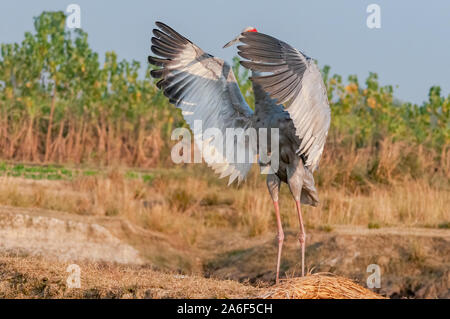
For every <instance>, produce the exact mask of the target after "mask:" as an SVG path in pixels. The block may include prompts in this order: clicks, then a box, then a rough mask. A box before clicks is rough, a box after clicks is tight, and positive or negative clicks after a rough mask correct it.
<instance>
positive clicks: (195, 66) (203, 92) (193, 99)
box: [149, 22, 256, 184]
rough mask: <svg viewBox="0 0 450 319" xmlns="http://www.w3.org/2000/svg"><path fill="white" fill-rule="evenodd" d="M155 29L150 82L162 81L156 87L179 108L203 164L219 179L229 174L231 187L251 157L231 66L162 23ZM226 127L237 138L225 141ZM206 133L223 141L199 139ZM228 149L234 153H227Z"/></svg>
mask: <svg viewBox="0 0 450 319" xmlns="http://www.w3.org/2000/svg"><path fill="white" fill-rule="evenodd" d="M156 25H157V26H158V27H159V30H158V29H154V30H153V34H154V37H153V38H152V47H151V49H152V52H153V53H154V54H156V55H158V56H159V57H151V56H150V57H149V62H150V63H151V64H154V65H156V66H160V67H162V68H161V69H158V70H152V71H151V75H152V76H153V77H154V78H161V80H160V81H159V82H158V83H157V86H158V88H160V89H161V90H163V92H164V95H166V96H167V97H168V98H169V100H170V102H171V103H173V104H174V105H175V106H176V107H178V108H180V109H181V110H182V114H183V117H184V119H185V120H186V122H187V123H188V124H189V126H190V128H191V129H192V131H193V133H194V141H195V143H196V144H197V146H198V147H199V148H200V149H202V150H203V157H204V159H205V162H206V163H207V164H208V166H210V167H212V168H213V169H214V171H215V172H216V173H219V174H221V178H222V177H226V176H230V179H229V183H230V184H231V183H232V182H233V181H234V180H235V179H236V178H237V179H238V181H239V182H240V181H242V180H243V179H244V178H245V176H246V175H247V173H248V171H249V170H250V167H251V165H252V162H253V158H251V157H254V154H256V153H255V147H256V145H255V143H253V144H251V143H249V141H248V139H246V138H245V134H246V130H247V129H248V128H249V127H251V120H250V118H251V116H252V114H253V111H252V109H250V107H249V106H248V105H247V103H246V102H245V100H244V98H243V96H242V94H241V92H240V90H239V87H238V84H237V82H236V79H235V77H234V74H233V71H232V69H231V67H230V66H229V65H228V64H227V63H226V62H224V61H223V60H221V59H218V58H216V57H213V56H211V55H210V54H207V53H205V52H203V50H202V49H200V48H199V47H198V46H196V45H195V44H193V43H192V42H191V41H189V40H188V39H186V38H185V37H183V36H182V35H180V34H179V33H177V32H176V31H174V30H173V29H172V28H170V27H169V26H167V25H165V24H163V23H161V22H156ZM194 121H201V125H194ZM198 123H200V122H198ZM198 123H197V124H198ZM228 128H231V129H237V130H235V133H236V139H235V138H234V136H233V139H227V138H225V137H226V136H227V129H228ZM207 129H211V130H217V129H218V130H219V133H220V134H222V139H220V138H214V137H213V136H212V137H211V138H209V139H207V138H204V132H205V131H206V130H207ZM230 147H232V148H233V149H234V151H233V152H234V153H233V152H229V148H230ZM227 151H228V152H227ZM252 152H253V153H252ZM235 154H247V155H248V157H247V160H246V161H240V160H238V159H236V156H235ZM241 158H242V157H241Z"/></svg>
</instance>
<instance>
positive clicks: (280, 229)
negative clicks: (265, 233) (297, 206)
mask: <svg viewBox="0 0 450 319" xmlns="http://www.w3.org/2000/svg"><path fill="white" fill-rule="evenodd" d="M273 206H274V207H275V214H276V216H277V227H278V236H277V238H278V256H277V279H276V284H277V285H278V284H279V282H280V279H279V278H280V262H281V251H282V249H283V242H284V231H283V226H282V225H281V216H280V208H279V206H278V201H276V202H275V201H274V202H273Z"/></svg>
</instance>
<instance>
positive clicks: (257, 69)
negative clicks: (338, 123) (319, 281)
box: [148, 22, 331, 284]
mask: <svg viewBox="0 0 450 319" xmlns="http://www.w3.org/2000/svg"><path fill="white" fill-rule="evenodd" d="M156 26H157V27H158V28H157V29H154V30H153V35H154V36H153V37H152V39H151V41H152V46H151V50H152V52H153V53H154V54H155V55H157V57H154V56H149V58H148V60H149V62H150V64H153V65H155V66H157V67H160V68H159V69H154V70H152V71H151V75H152V77H154V78H158V79H161V80H160V81H159V82H158V83H157V87H158V88H159V89H161V90H162V91H163V92H164V95H165V96H167V97H168V98H169V100H170V102H171V103H172V104H174V105H175V106H176V107H178V108H180V109H181V110H182V114H183V117H184V119H185V121H186V122H187V123H188V124H189V126H190V127H191V128H192V127H193V126H194V121H196V120H197V121H198V120H201V121H202V123H203V126H202V128H203V129H207V128H215V129H219V130H220V131H221V132H223V134H224V136H225V135H226V132H225V131H226V129H227V128H242V129H248V128H255V129H260V128H266V129H268V130H271V129H272V128H278V138H279V141H278V148H279V149H278V150H277V151H278V152H276V153H277V154H279V164H278V169H277V170H276V171H272V172H271V173H270V174H268V175H267V186H268V189H269V193H270V196H271V197H272V200H273V205H274V208H275V214H276V221H277V227H278V235H277V238H278V255H277V270H276V283H277V284H278V283H279V273H280V259H281V251H282V246H283V241H284V232H283V228H282V223H281V217H280V210H279V205H278V198H279V191H280V185H281V182H284V183H286V184H287V185H288V186H289V189H290V192H291V194H292V196H293V197H294V200H295V203H296V210H297V214H298V219H299V224H300V235H299V242H300V245H301V260H302V276H304V274H305V241H306V233H305V228H304V224H303V218H302V210H301V204H305V205H311V206H317V205H318V203H319V198H318V194H317V190H316V188H315V184H314V177H313V172H314V171H315V170H316V169H317V168H318V165H319V161H320V158H321V156H322V152H323V149H324V145H325V141H326V138H327V134H328V129H329V126H330V120H331V116H330V107H329V102H328V98H327V92H326V88H325V85H324V82H323V79H322V76H321V73H320V71H319V68H318V66H317V64H316V62H315V61H314V60H313V59H311V58H310V57H308V56H306V55H305V54H303V53H302V52H300V51H299V50H297V49H295V48H293V47H292V46H290V45H289V44H287V43H285V42H283V41H280V40H278V39H276V38H274V37H271V36H269V35H266V34H263V33H260V32H258V31H257V30H256V29H255V28H253V27H248V28H245V29H244V30H243V31H242V33H240V34H239V35H238V36H237V37H236V38H235V39H234V40H232V41H230V42H229V43H227V44H226V45H225V46H224V48H225V47H228V46H231V45H233V44H234V43H238V42H241V45H239V46H238V50H239V52H238V54H239V55H240V56H241V57H242V58H244V59H245V60H244V61H240V63H241V65H242V66H244V67H245V68H247V69H250V70H251V71H252V77H250V80H251V81H252V85H253V92H254V96H255V109H254V111H253V110H252V109H251V108H250V107H249V105H248V104H247V103H246V101H245V99H244V97H243V96H242V94H241V91H240V89H239V86H238V83H237V81H236V78H235V76H234V74H233V71H232V69H231V67H230V65H229V64H228V63H226V62H225V61H224V60H222V59H219V58H217V57H214V56H212V55H210V54H208V53H205V52H204V51H203V50H202V49H200V48H199V47H198V46H196V45H195V44H194V43H192V42H191V41H190V40H188V39H187V38H185V37H184V36H182V35H181V34H179V33H178V32H176V31H175V30H173V29H172V28H170V27H169V26H167V25H166V24H164V23H161V22H156ZM198 133H199V132H194V141H195V142H196V143H197V142H199V143H203V149H204V148H205V147H206V148H208V147H209V148H214V143H211V144H208V143H205V142H204V141H198V139H201V134H198ZM233 143H236V144H235V145H234V146H235V147H237V148H248V147H249V146H248V143H237V142H235V141H233ZM258 145H259V142H258ZM272 151H273V150H271V149H269V154H271V153H275V152H272ZM233 159H234V158H233ZM205 162H206V163H207V164H208V165H209V166H210V167H212V168H213V169H214V171H215V172H216V173H220V174H221V177H225V176H230V179H229V182H230V183H232V182H233V181H234V180H235V179H238V181H239V182H241V181H242V180H243V179H245V177H246V175H247V173H248V172H249V170H250V167H251V166H252V163H253V162H251V161H247V162H237V161H233V160H230V159H228V158H227V157H226V156H223V161H222V162H213V161H208V160H207V159H205ZM259 163H260V165H267V163H266V164H261V162H260V161H259Z"/></svg>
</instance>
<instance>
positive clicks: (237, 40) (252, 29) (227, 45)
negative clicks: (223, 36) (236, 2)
mask: <svg viewBox="0 0 450 319" xmlns="http://www.w3.org/2000/svg"><path fill="white" fill-rule="evenodd" d="M245 32H258V30H256V28H254V27H247V28H245V29H244V30H242V32H241V33H245ZM240 39H241V35H240V34H239V35H238V36H237V37H236V38H234V39H233V40H231V41H230V42H228V43H227V44H225V45H224V46H223V48H224V49H225V48H228V47H230V46H232V45H233V44H235V43H237V42H239V40H240Z"/></svg>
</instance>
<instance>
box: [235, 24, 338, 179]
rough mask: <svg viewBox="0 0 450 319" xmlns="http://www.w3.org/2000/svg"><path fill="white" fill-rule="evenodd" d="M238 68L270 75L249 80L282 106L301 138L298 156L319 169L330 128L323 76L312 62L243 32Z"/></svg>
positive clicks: (258, 35) (259, 35)
mask: <svg viewBox="0 0 450 319" xmlns="http://www.w3.org/2000/svg"><path fill="white" fill-rule="evenodd" d="M241 35H242V37H241V39H240V41H241V42H243V43H244V45H240V46H238V49H239V55H240V56H241V57H243V58H245V59H248V60H250V61H241V64H242V65H243V66H244V67H246V68H248V69H251V70H253V71H259V72H268V73H271V74H270V75H265V76H256V77H252V78H251V80H252V81H254V82H255V83H258V84H260V85H261V86H262V87H263V89H264V90H265V91H266V92H267V93H269V94H270V96H271V97H272V98H274V99H276V100H277V103H279V104H283V105H284V106H285V108H286V110H287V111H288V113H289V115H290V117H291V119H292V121H293V123H294V126H295V134H296V135H297V136H298V137H299V138H300V140H301V143H300V147H299V149H298V150H297V154H298V155H303V157H304V158H305V162H306V163H305V165H306V166H307V167H308V168H310V169H311V171H314V170H315V169H317V167H318V165H319V161H320V158H321V156H322V152H323V148H324V145H325V141H326V138H327V134H328V129H329V127H330V120H331V115H330V107H329V104H328V97H327V92H326V88H325V85H324V83H323V80H322V75H321V74H320V71H319V69H318V67H317V65H316V63H315V62H314V60H312V59H310V58H309V57H307V56H306V55H304V54H303V53H301V52H300V51H298V50H297V49H295V48H293V47H291V46H290V45H289V44H287V43H285V42H283V41H280V40H278V39H276V38H274V37H271V36H268V35H266V34H263V33H259V32H245V33H242V34H241Z"/></svg>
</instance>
